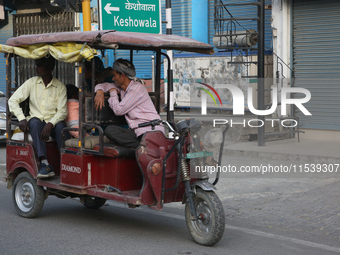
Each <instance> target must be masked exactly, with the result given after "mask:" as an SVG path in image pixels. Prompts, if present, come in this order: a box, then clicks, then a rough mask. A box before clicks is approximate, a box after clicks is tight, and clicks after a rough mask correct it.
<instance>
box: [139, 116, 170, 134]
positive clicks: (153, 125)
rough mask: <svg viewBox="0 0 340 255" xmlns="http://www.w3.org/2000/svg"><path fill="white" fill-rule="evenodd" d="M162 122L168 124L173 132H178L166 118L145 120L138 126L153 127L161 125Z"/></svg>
mask: <svg viewBox="0 0 340 255" xmlns="http://www.w3.org/2000/svg"><path fill="white" fill-rule="evenodd" d="M160 124H164V125H166V126H167V127H168V128H169V130H170V131H171V132H174V133H175V132H176V131H175V129H174V128H173V127H172V126H171V125H170V124H169V122H167V121H165V120H159V119H155V120H152V121H149V122H144V123H141V124H138V127H148V126H151V127H152V129H153V128H154V127H155V126H157V125H160Z"/></svg>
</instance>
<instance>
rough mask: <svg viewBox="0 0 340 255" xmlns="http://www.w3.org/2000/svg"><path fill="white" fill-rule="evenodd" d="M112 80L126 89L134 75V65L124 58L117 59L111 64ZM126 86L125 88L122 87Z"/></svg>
mask: <svg viewBox="0 0 340 255" xmlns="http://www.w3.org/2000/svg"><path fill="white" fill-rule="evenodd" d="M112 69H113V77H112V80H113V81H114V82H115V84H116V85H117V86H118V87H122V88H123V89H126V88H127V86H128V85H129V83H130V81H131V80H132V79H133V78H134V77H135V76H136V69H135V66H134V65H133V64H132V63H131V62H130V61H128V60H126V59H122V58H120V59H117V60H116V61H115V62H114V63H113V66H112ZM124 86H126V88H124Z"/></svg>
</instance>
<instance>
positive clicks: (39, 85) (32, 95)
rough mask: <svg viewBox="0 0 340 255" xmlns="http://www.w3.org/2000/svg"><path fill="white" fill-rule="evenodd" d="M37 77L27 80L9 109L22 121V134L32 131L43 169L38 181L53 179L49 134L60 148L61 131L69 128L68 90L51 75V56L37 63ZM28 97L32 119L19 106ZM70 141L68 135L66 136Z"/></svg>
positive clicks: (53, 63)
mask: <svg viewBox="0 0 340 255" xmlns="http://www.w3.org/2000/svg"><path fill="white" fill-rule="evenodd" d="M35 65H36V68H35V70H36V74H37V76H35V77H32V78H30V79H28V80H27V81H26V82H24V84H22V85H21V86H20V87H19V88H18V89H17V90H16V91H15V92H14V94H13V95H12V96H11V98H10V99H9V100H8V107H9V110H10V111H11V113H13V114H14V115H15V116H16V117H17V118H18V120H19V128H20V129H21V131H23V132H24V131H26V130H29V132H30V134H31V136H32V139H33V145H34V148H35V150H36V153H37V155H38V158H39V162H40V166H39V173H38V175H37V178H46V177H51V176H54V175H55V173H54V171H53V167H52V166H51V165H50V164H49V163H48V161H47V152H46V141H47V140H48V139H49V137H50V135H51V136H52V138H55V139H56V140H57V145H58V149H59V151H60V147H61V131H62V129H63V128H64V127H65V126H66V125H65V122H64V119H65V118H66V116H67V107H66V100H67V98H66V87H65V85H64V84H63V83H62V82H60V81H59V80H58V79H56V78H54V77H53V75H52V72H53V69H54V66H55V59H54V58H53V57H52V56H49V57H43V58H41V59H37V60H36V61H35ZM28 97H29V108H30V112H29V116H28V117H27V118H26V117H25V115H24V113H23V111H22V109H21V107H20V106H19V104H20V103H21V102H23V101H25V100H26V99H27V98H28ZM65 135H66V138H68V136H69V134H65Z"/></svg>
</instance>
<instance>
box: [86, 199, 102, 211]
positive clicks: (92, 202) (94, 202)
mask: <svg viewBox="0 0 340 255" xmlns="http://www.w3.org/2000/svg"><path fill="white" fill-rule="evenodd" d="M83 203H84V205H85V207H87V208H90V209H99V208H100V207H102V206H103V205H105V203H106V199H105V198H100V197H85V198H84V200H83Z"/></svg>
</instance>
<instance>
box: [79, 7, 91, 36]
mask: <svg viewBox="0 0 340 255" xmlns="http://www.w3.org/2000/svg"><path fill="white" fill-rule="evenodd" d="M81 6H82V9H83V30H84V31H91V0H82V4H81Z"/></svg>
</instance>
